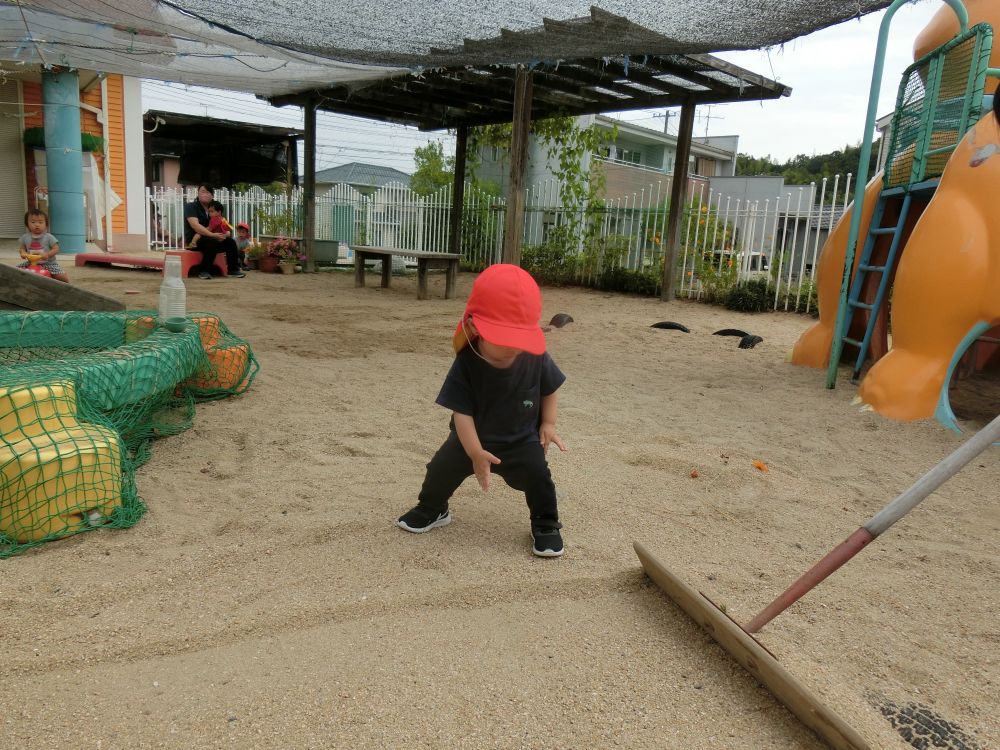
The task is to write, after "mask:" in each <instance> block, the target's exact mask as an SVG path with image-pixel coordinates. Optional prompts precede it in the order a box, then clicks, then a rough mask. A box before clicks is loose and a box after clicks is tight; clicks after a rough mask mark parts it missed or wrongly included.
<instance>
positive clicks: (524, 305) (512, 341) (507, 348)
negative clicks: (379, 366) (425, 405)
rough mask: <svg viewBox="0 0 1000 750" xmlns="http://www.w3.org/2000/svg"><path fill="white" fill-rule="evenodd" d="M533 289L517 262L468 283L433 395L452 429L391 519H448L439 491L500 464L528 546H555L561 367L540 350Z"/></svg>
mask: <svg viewBox="0 0 1000 750" xmlns="http://www.w3.org/2000/svg"><path fill="white" fill-rule="evenodd" d="M541 315H542V295H541V292H540V291H539V289H538V285H537V284H536V283H535V280H534V279H532V278H531V276H530V275H529V274H528V273H527V272H526V271H524V270H522V269H521V268H519V267H518V266H513V265H508V264H497V265H493V266H490V267H489V268H487V269H486V270H485V271H483V272H482V273H481V274H480V275H479V277H478V278H477V279H476V281H475V283H474V284H473V286H472V294H470V295H469V301H468V302H467V303H466V306H465V313H464V314H463V315H462V319H461V320H460V321H459V323H458V327H457V328H456V329H455V336H454V347H455V354H456V356H455V361H454V362H453V363H452V366H451V369H450V370H449V371H448V375H447V377H445V381H444V385H443V386H442V387H441V392H440V393H439V394H438V397H437V400H436V401H437V403H438V404H440V405H441V406H443V407H445V408H446V409H451V410H452V420H451V433H450V434H449V435H448V438H447V439H446V440H445V441H444V444H443V445H442V446H441V447H440V448H439V449H438V452H437V453H435V454H434V457H433V458H432V459H431V461H430V463H429V464H427V475H426V476H425V477H424V484H423V486H422V487H421V489H420V495H419V497H418V502H417V506H416V507H415V508H413V510H411V511H409V512H407V513H404V514H403V515H402V516H401V517H400V518H399V520H398V521H397V523H398V524H399V526H400V527H402V528H404V529H406V530H407V531H412V532H414V533H416V534H420V533H423V532H425V531H430V530H431V529H434V528H437V527H438V526H447V525H448V524H449V523H451V513H450V511H449V510H448V500H449V499H450V498H451V496H452V494H453V493H454V492H455V490H457V489H458V487H459V485H460V484H462V482H463V481H465V479H466V478H467V477H469V476H471V475H473V474H475V476H476V479H477V480H478V481H479V486H480V487H482V488H483V492H486V491H487V490H489V487H490V477H491V475H492V474H494V473H495V474H499V475H500V476H501V477H503V479H504V481H505V482H507V484H508V485H509V486H511V487H512V488H514V489H515V490H520V491H522V492H524V497H525V500H526V501H527V503H528V509H529V511H530V513H531V536H532V541H533V544H532V552H534V553H535V554H536V555H538V556H539V557H559V556H560V555H561V554H562V553H563V541H562V535H561V534H560V533H559V529H561V528H562V524H561V523H559V511H558V509H557V507H556V488H555V485H554V484H553V482H552V474H551V472H550V471H549V465H548V462H547V461H546V460H545V454H546V452H547V451H548V447H549V445H550V444H551V443H555V444H556V445H557V446H558V447H559V450H562V451H565V450H566V446H565V445H563V442H562V440H561V439H560V438H559V435H557V434H556V391H557V390H558V388H559V386H561V385H562V384H563V381H565V380H566V376H565V375H563V373H562V372H561V371H560V370H559V368H558V367H556V364H555V362H553V361H552V358H551V357H550V356H549V355H548V354H547V353H546V352H545V335H544V334H543V333H542V329H541V328H539V326H538V320H539V318H540V317H541Z"/></svg>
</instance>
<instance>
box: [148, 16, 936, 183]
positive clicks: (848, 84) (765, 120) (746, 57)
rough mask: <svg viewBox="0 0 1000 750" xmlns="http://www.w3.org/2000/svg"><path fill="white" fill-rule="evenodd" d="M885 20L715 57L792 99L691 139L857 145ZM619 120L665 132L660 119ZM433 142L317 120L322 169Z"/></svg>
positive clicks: (200, 105)
mask: <svg viewBox="0 0 1000 750" xmlns="http://www.w3.org/2000/svg"><path fill="white" fill-rule="evenodd" d="M939 7H941V3H940V2H938V0H922V1H920V2H917V3H914V4H907V5H905V6H903V7H902V8H900V9H899V10H898V11H897V12H896V14H895V15H894V16H893V19H892V25H891V27H890V34H889V43H888V47H887V54H886V66H885V70H884V72H883V78H882V87H881V90H880V99H879V107H878V114H879V115H882V114H885V113H887V112H890V111H891V110H892V108H893V106H894V104H895V98H896V89H897V87H898V85H899V80H900V76H901V75H902V73H903V70H904V69H905V68H906V67H907V66H908V65H909V64H910V63H911V62H912V61H913V58H912V54H913V40H914V39H915V37H916V35H917V34H918V33H919V31H920V30H921V29H922V28H923V27H924V26H925V25H926V24H927V22H928V21H929V20H930V18H931V16H932V15H934V13H935V11H936V10H937V9H938V8H939ZM882 16H883V13H881V12H880V13H874V14H870V15H868V16H865V17H864V18H861V19H858V20H852V21H847V22H846V23H842V24H839V25H838V26H834V27H831V28H828V29H824V30H822V31H818V32H816V33H814V34H810V35H809V36H806V37H801V38H800V39H796V40H794V41H792V42H789V43H787V44H785V45H783V46H781V47H774V48H770V49H767V50H757V51H748V52H723V53H719V55H718V56H719V57H721V58H722V59H724V60H728V61H729V62H732V63H735V64H737V65H740V66H741V67H744V68H746V69H748V70H751V71H753V72H755V73H759V74H761V75H764V76H766V77H768V78H771V79H774V80H776V81H778V82H780V83H783V84H785V85H786V86H790V87H791V88H792V94H791V96H790V97H785V98H782V99H780V100H774V101H766V102H744V103H740V104H728V105H715V106H712V107H699V108H698V110H697V113H696V119H695V135H697V136H703V135H706V134H707V135H732V134H736V135H739V136H740V141H739V144H740V145H739V150H740V152H741V153H747V154H750V155H751V156H756V157H761V156H768V155H770V156H771V157H772V158H773V159H775V160H778V161H786V160H787V159H790V158H792V157H794V156H796V155H798V154H807V155H812V154H822V153H827V152H830V151H834V150H837V149H840V148H843V147H844V146H845V145H853V144H856V143H859V142H860V141H861V139H862V137H863V130H864V123H865V114H866V111H867V104H868V92H869V90H870V86H871V78H872V64H873V62H874V59H875V46H876V43H877V41H878V31H879V24H880V22H881V20H882ZM142 104H143V108H144V109H161V110H167V111H171V112H181V113H185V114H195V115H206V116H210V117H219V118H224V119H231V120H236V121H243V122H257V123H264V124H275V125H281V126H285V127H298V128H301V127H302V110H301V109H300V108H297V107H283V108H275V107H271V106H269V105H268V104H266V103H264V102H261V101H258V100H256V99H255V98H254V97H253V96H252V95H249V94H240V93H236V92H231V91H217V90H213V89H206V88H200V87H194V86H185V85H183V84H172V83H162V82H158V81H144V82H143V102H142ZM675 114H676V110H675ZM614 116H616V117H619V118H620V119H622V120H627V121H629V122H634V123H636V124H638V125H642V126H644V127H648V128H652V129H655V130H662V129H663V123H664V110H656V111H653V110H640V111H635V112H625V113H620V114H616V115H614ZM677 119H678V118H677V117H676V116H673V117H672V118H671V119H670V124H671V126H672V127H671V132H674V133H675V132H676V126H677ZM430 141H441V142H442V143H443V144H444V146H445V152H446V153H454V137H453V136H451V135H449V134H448V133H446V132H443V131H439V132H432V133H425V132H421V131H419V130H417V129H416V128H409V127H405V126H402V125H390V124H385V123H376V122H373V121H370V120H364V119H360V118H355V117H347V116H343V115H334V114H330V113H324V112H320V113H319V114H318V117H317V169H318V170H319V169H326V168H328V167H334V166H338V165H340V164H346V163H348V162H352V161H360V162H367V163H371V164H379V165H382V166H388V167H394V168H396V169H399V170H402V171H403V172H407V173H411V172H413V170H414V162H413V152H414V149H415V148H416V147H418V146H422V145H425V144H426V143H428V142H430Z"/></svg>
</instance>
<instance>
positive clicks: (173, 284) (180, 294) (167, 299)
mask: <svg viewBox="0 0 1000 750" xmlns="http://www.w3.org/2000/svg"><path fill="white" fill-rule="evenodd" d="M186 314H187V290H186V289H185V288H184V281H183V280H182V279H181V259H180V257H179V256H177V255H168V256H167V257H166V259H165V261H164V264H163V283H162V284H160V323H161V324H162V323H163V322H164V321H165V320H166V319H167V318H183V317H185V315H186Z"/></svg>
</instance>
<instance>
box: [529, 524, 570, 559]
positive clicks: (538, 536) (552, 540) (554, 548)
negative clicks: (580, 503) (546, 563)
mask: <svg viewBox="0 0 1000 750" xmlns="http://www.w3.org/2000/svg"><path fill="white" fill-rule="evenodd" d="M531 537H532V539H533V540H534V544H533V545H532V546H531V551H532V552H534V553H535V554H536V555H538V556H539V557H559V556H561V555H562V553H563V541H562V534H560V533H559V529H557V528H555V527H554V526H543V527H540V528H537V529H532V530H531Z"/></svg>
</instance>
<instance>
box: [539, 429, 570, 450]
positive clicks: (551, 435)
mask: <svg viewBox="0 0 1000 750" xmlns="http://www.w3.org/2000/svg"><path fill="white" fill-rule="evenodd" d="M538 436H539V438H541V443H542V450H543V451H544V452H545V453H548V452H549V445H550V444H551V443H555V444H556V445H558V446H559V450H561V451H562V452H563V453H565V452H566V446H565V445H563V441H562V439H561V438H560V437H559V436H558V435H557V434H556V426H555V425H554V424H551V423H549V422H542V424H541V426H540V427H539V428H538Z"/></svg>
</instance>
